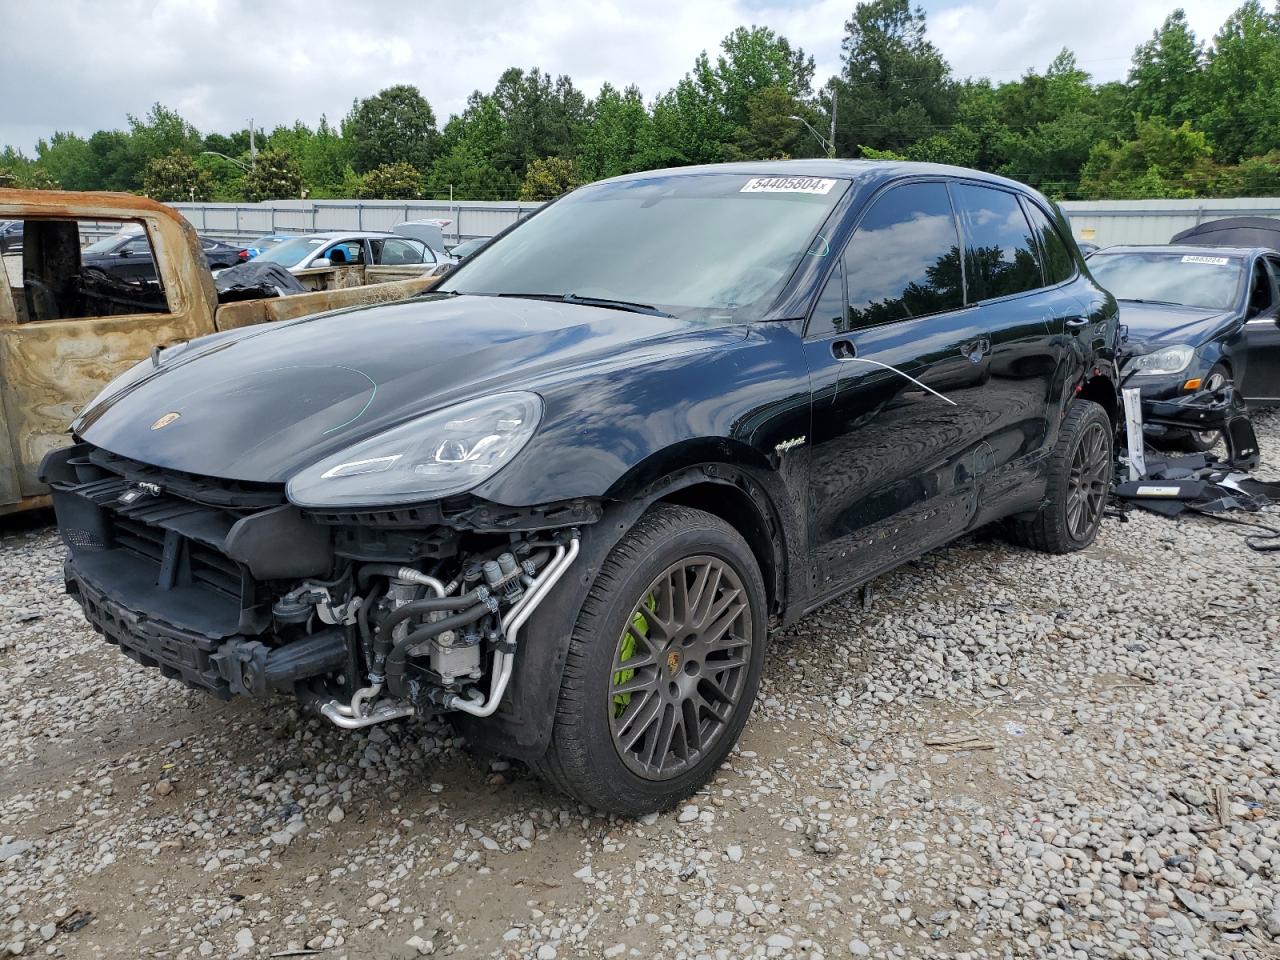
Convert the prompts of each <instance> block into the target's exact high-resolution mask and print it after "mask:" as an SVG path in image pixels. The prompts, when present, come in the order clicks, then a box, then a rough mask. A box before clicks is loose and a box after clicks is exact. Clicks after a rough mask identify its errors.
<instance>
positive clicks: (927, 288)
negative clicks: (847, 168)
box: [842, 183, 964, 330]
mask: <svg viewBox="0 0 1280 960" xmlns="http://www.w3.org/2000/svg"><path fill="white" fill-rule="evenodd" d="M844 269H845V274H846V278H847V284H848V290H849V311H848V314H847V316H846V317H845V321H844V326H843V328H842V329H843V330H855V329H857V328H859V327H869V326H872V325H874V324H879V323H889V322H891V321H894V320H906V319H910V318H912V317H923V316H927V315H929V314H931V313H942V312H944V311H946V310H956V309H959V308H960V307H962V306H964V279H963V275H962V273H961V270H960V239H959V236H958V235H957V233H956V222H955V217H954V216H953V215H952V212H951V201H950V199H949V198H948V197H947V188H946V186H945V185H943V184H941V183H913V184H907V185H905V186H901V187H895V188H894V189H892V190H891V191H889V192H888V193H886V194H885V195H884V196H882V197H880V198H879V199H878V200H876V201H875V203H874V205H873V206H872V207H871V209H870V210H869V211H868V212H867V214H866V216H864V217H863V218H862V222H861V223H860V224H859V225H858V229H857V232H856V233H854V235H853V237H852V239H850V241H849V245H848V246H847V247H845V251H844Z"/></svg>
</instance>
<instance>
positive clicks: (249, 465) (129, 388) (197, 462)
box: [72, 296, 726, 483]
mask: <svg viewBox="0 0 1280 960" xmlns="http://www.w3.org/2000/svg"><path fill="white" fill-rule="evenodd" d="M705 331H707V328H706V326H705V325H702V324H697V323H693V322H690V321H686V320H680V319H675V318H666V317H653V316H648V315H644V314H636V313H626V312H622V311H618V310H608V309H603V308H599V307H589V306H584V305H580V304H567V303H558V302H547V301H538V300H521V299H514V298H498V297H475V296H459V297H451V298H448V299H437V300H430V299H427V300H409V301H404V302H401V303H394V304H386V305H381V306H375V307H365V308H358V309H352V310H345V311H338V312H335V313H326V314H322V315H318V316H314V317H306V318H303V319H301V320H293V321H286V322H283V323H276V324H269V325H266V326H261V327H249V328H246V329H244V330H237V331H233V332H230V333H227V334H215V335H213V336H211V337H206V338H203V339H201V340H195V341H192V342H191V343H190V344H189V345H187V346H185V347H180V348H175V349H174V350H173V351H166V352H165V353H163V354H161V355H160V356H161V362H160V364H159V365H158V366H153V365H151V361H149V360H148V361H144V362H143V364H140V365H139V366H138V367H136V368H135V369H134V370H133V371H130V372H129V373H128V374H126V375H125V376H124V377H123V378H122V382H121V383H120V385H115V384H113V385H112V386H110V387H108V388H107V390H105V391H104V392H103V393H102V394H100V395H99V397H98V398H97V399H96V400H95V401H94V402H93V403H92V404H91V405H90V406H89V407H88V408H87V409H86V410H85V411H84V413H83V414H81V416H80V417H79V419H78V420H77V421H76V423H75V424H73V427H72V429H73V431H74V432H75V433H76V434H77V435H79V436H80V437H82V438H83V439H85V440H87V441H89V442H90V443H92V444H95V445H97V446H99V447H102V448H104V449H106V450H110V451H111V452H113V453H116V454H120V455H121V456H126V457H131V458H133V459H136V460H140V461H142V462H143V463H149V464H154V465H156V466H160V467H165V468H167V469H173V470H183V471H187V472H190V473H196V474H201V475H204V476H213V477H224V478H228V479H233V480H249V481H259V482H271V483H279V482H283V481H285V480H287V479H288V478H289V477H290V476H291V475H292V474H293V473H295V472H296V471H297V470H299V469H301V468H302V467H305V466H307V465H309V464H311V463H314V462H315V461H317V460H319V459H321V458H322V457H324V456H327V455H328V454H330V453H333V452H336V451H337V450H340V449H343V448H344V447H347V446H349V445H350V444H352V443H355V442H357V441H359V440H363V439H365V438H366V437H370V436H373V435H374V434H376V433H379V432H381V431H383V430H386V429H388V428H389V427H392V426H394V425H396V424H398V423H401V422H403V421H405V420H408V419H411V418H413V417H415V416H418V415H420V414H423V413H427V412H429V411H431V410H435V409H438V408H440V407H443V406H447V405H448V404H450V403H454V402H457V401H460V400H465V399H469V398H471V397H480V396H485V395H486V394H489V393H496V392H500V391H502V390H511V389H519V388H529V389H535V390H536V388H537V380H538V378H539V377H541V376H547V375H563V372H564V371H565V369H566V368H578V367H599V366H601V365H604V366H612V365H615V364H618V363H623V364H634V363H635V362H637V361H638V360H641V359H643V358H644V357H646V356H650V355H653V354H657V355H660V356H668V355H670V354H671V353H672V352H676V353H680V352H687V351H689V350H693V349H698V348H699V347H700V346H701V345H702V338H701V337H699V336H698V334H699V333H700V332H705ZM725 332H726V331H725V329H724V328H721V329H720V330H719V331H718V333H719V334H720V336H719V339H721V340H722V339H723V336H724V334H725ZM642 345H643V346H642ZM175 414H176V416H175Z"/></svg>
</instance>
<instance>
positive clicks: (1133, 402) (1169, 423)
mask: <svg viewBox="0 0 1280 960" xmlns="http://www.w3.org/2000/svg"><path fill="white" fill-rule="evenodd" d="M1123 395H1124V404H1125V425H1126V433H1127V436H1126V449H1125V451H1124V453H1123V454H1122V456H1121V457H1120V460H1119V462H1118V464H1117V477H1116V484H1115V486H1114V487H1113V489H1112V492H1113V494H1114V496H1115V497H1116V499H1117V500H1118V501H1119V503H1120V504H1121V511H1122V512H1123V508H1124V507H1129V506H1132V507H1140V508H1141V509H1143V510H1147V511H1149V512H1151V513H1156V514H1159V515H1161V516H1164V517H1177V516H1180V515H1181V514H1183V513H1187V512H1192V513H1197V514H1201V515H1204V516H1209V517H1213V518H1215V519H1222V520H1229V521H1230V522H1233V523H1236V524H1238V525H1241V526H1244V527H1247V528H1249V529H1250V530H1251V532H1250V533H1249V534H1247V535H1246V538H1245V542H1246V543H1247V544H1248V546H1249V547H1250V548H1252V549H1254V550H1265V551H1272V550H1280V530H1277V529H1276V528H1273V527H1270V526H1268V525H1266V524H1262V523H1257V522H1254V521H1247V520H1240V519H1234V518H1229V517H1226V516H1223V515H1224V514H1228V513H1233V512H1246V513H1257V512H1259V511H1262V510H1264V509H1265V508H1267V507H1269V506H1271V505H1273V504H1280V483H1272V482H1268V481H1264V480H1256V479H1254V478H1253V477H1251V476H1249V471H1250V470H1252V469H1254V468H1255V467H1257V465H1258V463H1259V462H1260V460H1261V452H1260V450H1259V448H1258V438H1257V435H1256V434H1255V432H1254V429H1253V422H1252V421H1251V420H1250V419H1249V414H1248V410H1247V409H1246V408H1245V405H1244V402H1243V400H1242V399H1241V398H1240V396H1239V394H1237V393H1236V392H1235V391H1234V390H1233V389H1232V388H1231V387H1230V386H1226V387H1223V388H1221V389H1220V390H1217V391H1201V392H1199V393H1195V394H1191V395H1188V396H1186V397H1182V398H1179V399H1178V400H1142V399H1141V393H1140V391H1139V390H1137V389H1134V388H1129V389H1126V390H1124V391H1123ZM1146 424H1155V425H1159V426H1163V427H1168V428H1171V429H1175V430H1196V431H1216V432H1218V433H1219V434H1220V435H1221V436H1222V438H1223V441H1224V443H1225V446H1226V456H1225V457H1223V458H1219V457H1216V456H1213V455H1206V454H1203V453H1193V454H1185V455H1178V454H1167V453H1161V452H1159V451H1156V450H1153V449H1152V448H1151V447H1149V446H1147V444H1146V441H1145V435H1144V433H1143V429H1144V426H1145V425H1146Z"/></svg>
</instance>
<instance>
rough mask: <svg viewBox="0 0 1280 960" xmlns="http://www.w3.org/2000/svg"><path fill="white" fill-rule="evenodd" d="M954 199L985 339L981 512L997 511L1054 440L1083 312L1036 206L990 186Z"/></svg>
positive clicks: (965, 189)
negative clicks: (984, 325)
mask: <svg viewBox="0 0 1280 960" xmlns="http://www.w3.org/2000/svg"><path fill="white" fill-rule="evenodd" d="M952 196H953V198H954V200H955V206H956V211H957V213H958V214H959V218H960V224H961V227H962V233H963V236H964V241H965V268H966V277H967V278H968V281H969V287H968V290H969V299H970V302H971V303H975V304H977V305H978V306H979V307H980V308H981V309H982V313H983V317H984V318H985V320H986V322H987V325H988V328H989V329H990V331H991V351H992V352H991V364H990V373H991V377H990V382H989V383H988V384H987V387H986V393H985V398H984V401H983V402H984V406H985V408H986V416H987V425H986V429H985V436H984V439H985V440H986V443H987V447H986V448H984V450H983V456H982V457H981V458H980V460H979V463H978V472H979V483H980V486H981V488H982V496H983V506H984V507H987V508H991V509H998V508H999V505H1000V503H1001V502H1002V501H1003V499H1004V497H1005V496H1006V495H1010V496H1012V495H1016V492H1017V489H1018V488H1019V487H1020V486H1022V485H1023V484H1024V483H1026V482H1028V481H1031V480H1032V479H1034V475H1035V473H1036V471H1037V470H1038V467H1039V463H1040V461H1041V460H1042V459H1043V457H1044V455H1045V452H1046V448H1047V447H1048V445H1049V444H1051V443H1053V442H1055V441H1056V438H1057V423H1056V421H1055V420H1054V417H1053V414H1054V412H1055V411H1057V410H1059V409H1060V408H1061V403H1060V401H1061V397H1062V390H1063V384H1064V380H1065V370H1066V368H1067V366H1068V362H1069V359H1070V354H1071V353H1072V352H1075V351H1074V350H1073V348H1074V347H1076V346H1078V345H1077V344H1074V343H1072V338H1073V334H1074V331H1075V330H1076V329H1077V328H1076V327H1075V323H1076V322H1078V320H1077V318H1079V316H1080V314H1081V313H1082V307H1081V305H1080V303H1079V302H1078V301H1077V300H1076V298H1075V297H1074V296H1073V295H1072V294H1071V292H1070V288H1069V286H1068V281H1070V279H1071V278H1072V277H1074V275H1075V267H1074V264H1073V263H1070V262H1069V261H1070V259H1071V258H1070V255H1069V254H1068V253H1067V252H1066V248H1065V243H1064V241H1063V239H1062V237H1061V236H1059V235H1058V233H1057V231H1056V229H1055V228H1054V227H1053V224H1052V223H1050V222H1049V220H1048V216H1047V215H1046V214H1045V213H1044V211H1042V210H1040V209H1039V208H1038V207H1036V206H1034V205H1030V206H1029V208H1028V209H1027V210H1024V209H1023V206H1022V202H1021V197H1020V195H1019V194H1017V193H1014V192H1013V191H1011V190H1003V189H1000V188H999V187H995V186H991V185H988V184H977V183H957V184H955V185H954V186H953V187H952ZM1028 213H1030V214H1031V215H1032V217H1034V218H1035V227H1034V228H1033V226H1032V223H1031V222H1029V221H1028V216H1027V215H1028ZM1037 234H1040V236H1037ZM1050 244H1053V246H1052V247H1050V246H1049V245H1050ZM1049 251H1052V252H1053V257H1052V261H1050V257H1049ZM1064 258H1065V259H1066V260H1067V261H1068V264H1063V263H1062V260H1063V259H1064ZM1042 261H1043V265H1042ZM1046 270H1048V271H1050V274H1051V276H1050V278H1049V279H1050V280H1051V281H1052V283H1050V282H1047V281H1046V277H1045V272H1046ZM1069 318H1070V319H1072V321H1073V326H1072V328H1071V329H1070V330H1069V329H1068V327H1067V323H1068V319H1069Z"/></svg>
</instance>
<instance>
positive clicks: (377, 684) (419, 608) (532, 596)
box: [320, 531, 580, 730]
mask: <svg viewBox="0 0 1280 960" xmlns="http://www.w3.org/2000/svg"><path fill="white" fill-rule="evenodd" d="M579 546H580V543H579V537H578V535H577V531H574V535H573V537H572V538H571V539H570V540H569V543H568V545H567V546H565V545H556V547H555V552H554V553H553V554H552V555H551V559H550V560H548V561H547V565H546V567H544V568H543V570H542V572H541V574H540V575H537V576H534V577H529V578H525V579H526V584H527V590H526V591H525V594H524V596H523V597H521V598H520V599H519V600H518V601H517V602H516V603H515V604H514V605H513V606H512V607H511V609H510V610H508V611H507V614H506V616H505V617H503V618H502V633H503V640H504V647H505V648H506V649H502V648H499V649H498V650H495V651H494V654H493V666H492V669H491V677H490V683H489V695H488V697H485V695H484V694H483V693H481V692H480V691H478V690H477V691H472V692H471V693H470V694H469V695H468V696H467V697H466V698H463V697H460V696H458V695H457V694H454V693H450V694H446V695H445V697H444V698H443V702H442V706H443V707H444V708H445V709H446V710H461V711H463V712H464V713H469V714H471V715H472V716H475V717H488V716H491V715H492V714H494V713H495V712H497V709H498V707H499V706H500V705H501V703H502V697H503V695H504V694H505V693H506V689H507V686H508V685H509V684H510V682H511V673H512V670H513V668H514V665H515V653H514V650H515V645H516V641H517V639H518V638H519V635H520V629H521V627H523V626H524V624H525V623H526V621H528V619H529V617H531V616H532V615H533V612H534V611H535V610H536V609H537V608H538V606H539V605H540V604H541V603H542V601H543V600H544V599H545V598H546V596H547V594H548V593H550V592H551V590H552V589H553V588H554V587H555V585H556V584H557V583H558V582H559V581H560V578H561V577H563V576H564V574H565V572H566V571H567V570H568V569H569V567H570V566H571V565H572V564H573V561H574V560H576V559H577V557H578V550H579ZM539 559H541V558H539ZM370 568H372V569H370ZM366 570H369V571H370V572H369V574H367V575H366V574H365V571H366ZM401 573H409V574H412V575H413V576H412V577H409V576H405V577H398V576H397V575H398V574H401ZM374 575H383V576H392V577H394V578H397V579H402V580H412V582H415V583H422V582H423V580H430V581H432V582H431V583H430V584H425V583H424V585H426V586H429V587H431V588H432V589H433V590H437V596H436V597H434V598H430V599H427V600H413V601H410V602H409V603H405V604H402V605H401V606H399V607H397V608H396V610H395V611H394V612H393V613H392V614H391V615H390V616H388V617H387V619H386V620H384V621H383V622H382V623H381V624H380V625H379V627H378V630H377V632H376V635H375V637H374V649H375V651H379V649H381V657H380V659H379V660H377V665H378V666H379V667H380V668H381V667H382V666H384V665H385V667H386V668H387V676H386V677H385V678H384V676H383V674H382V673H381V670H380V669H379V670H378V671H375V672H373V673H372V674H371V677H370V680H371V683H370V685H369V686H367V687H364V688H362V689H360V690H358V691H356V694H355V696H354V697H352V698H351V703H349V704H346V703H341V702H339V701H337V700H330V701H329V702H328V703H326V704H324V705H323V706H322V707H321V708H320V712H321V713H322V714H323V715H324V716H325V717H327V718H328V719H329V720H330V721H332V722H333V723H334V724H335V725H336V726H339V727H341V728H343V729H345V730H355V729H359V728H361V727H368V726H372V725H373V724H375V723H382V722H384V721H387V720H397V719H401V718H404V717H410V716H413V714H414V713H415V712H416V711H415V708H414V706H413V705H412V704H411V703H406V702H404V701H400V700H385V701H383V702H381V703H378V702H375V703H374V706H373V709H372V710H370V711H369V713H368V714H367V715H366V714H363V713H362V709H363V707H364V704H365V702H366V701H374V700H375V698H376V697H377V696H378V694H380V693H381V692H382V689H383V686H384V682H385V680H388V679H390V676H391V675H392V674H394V676H395V678H396V681H397V685H398V681H399V680H400V678H401V677H402V676H403V673H404V667H405V657H406V652H407V650H408V648H409V647H410V646H412V645H414V644H417V643H420V642H421V641H423V640H426V639H430V638H431V637H434V636H437V635H438V634H440V633H443V632H444V631H445V630H453V629H457V628H458V627H460V626H465V625H467V624H468V623H472V622H474V621H476V620H479V619H480V618H481V617H483V616H485V615H486V614H489V613H491V612H492V606H491V602H492V601H491V598H490V597H489V594H488V591H487V590H485V589H484V588H477V589H476V590H473V591H471V592H470V593H466V594H462V595H461V596H456V597H451V596H443V593H444V590H445V588H444V585H443V584H441V583H440V581H439V580H436V579H435V578H434V577H428V576H427V575H426V574H423V573H420V572H419V571H417V570H413V569H412V568H411V567H403V568H402V567H395V566H393V565H388V564H370V565H368V566H366V567H364V568H362V570H361V572H360V580H361V582H362V583H367V578H368V576H374ZM419 577H420V578H422V579H421V580H420V579H417V578H419ZM460 607H461V608H463V609H461V611H460V612H458V613H454V614H453V615H451V616H448V617H443V618H441V619H439V620H434V621H432V622H430V623H427V624H424V625H423V626H422V627H419V628H418V629H417V630H414V631H410V632H409V633H408V634H406V635H405V636H404V637H401V638H399V639H398V640H397V639H394V638H393V637H392V631H393V630H394V628H395V627H396V626H398V625H399V624H401V623H403V622H405V621H406V620H408V619H410V618H412V617H414V616H418V615H419V614H422V613H431V612H438V611H444V610H458V609H459V608H460ZM507 650H511V651H512V652H510V653H509V652H507ZM377 656H378V654H377V653H376V652H375V657H377Z"/></svg>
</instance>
